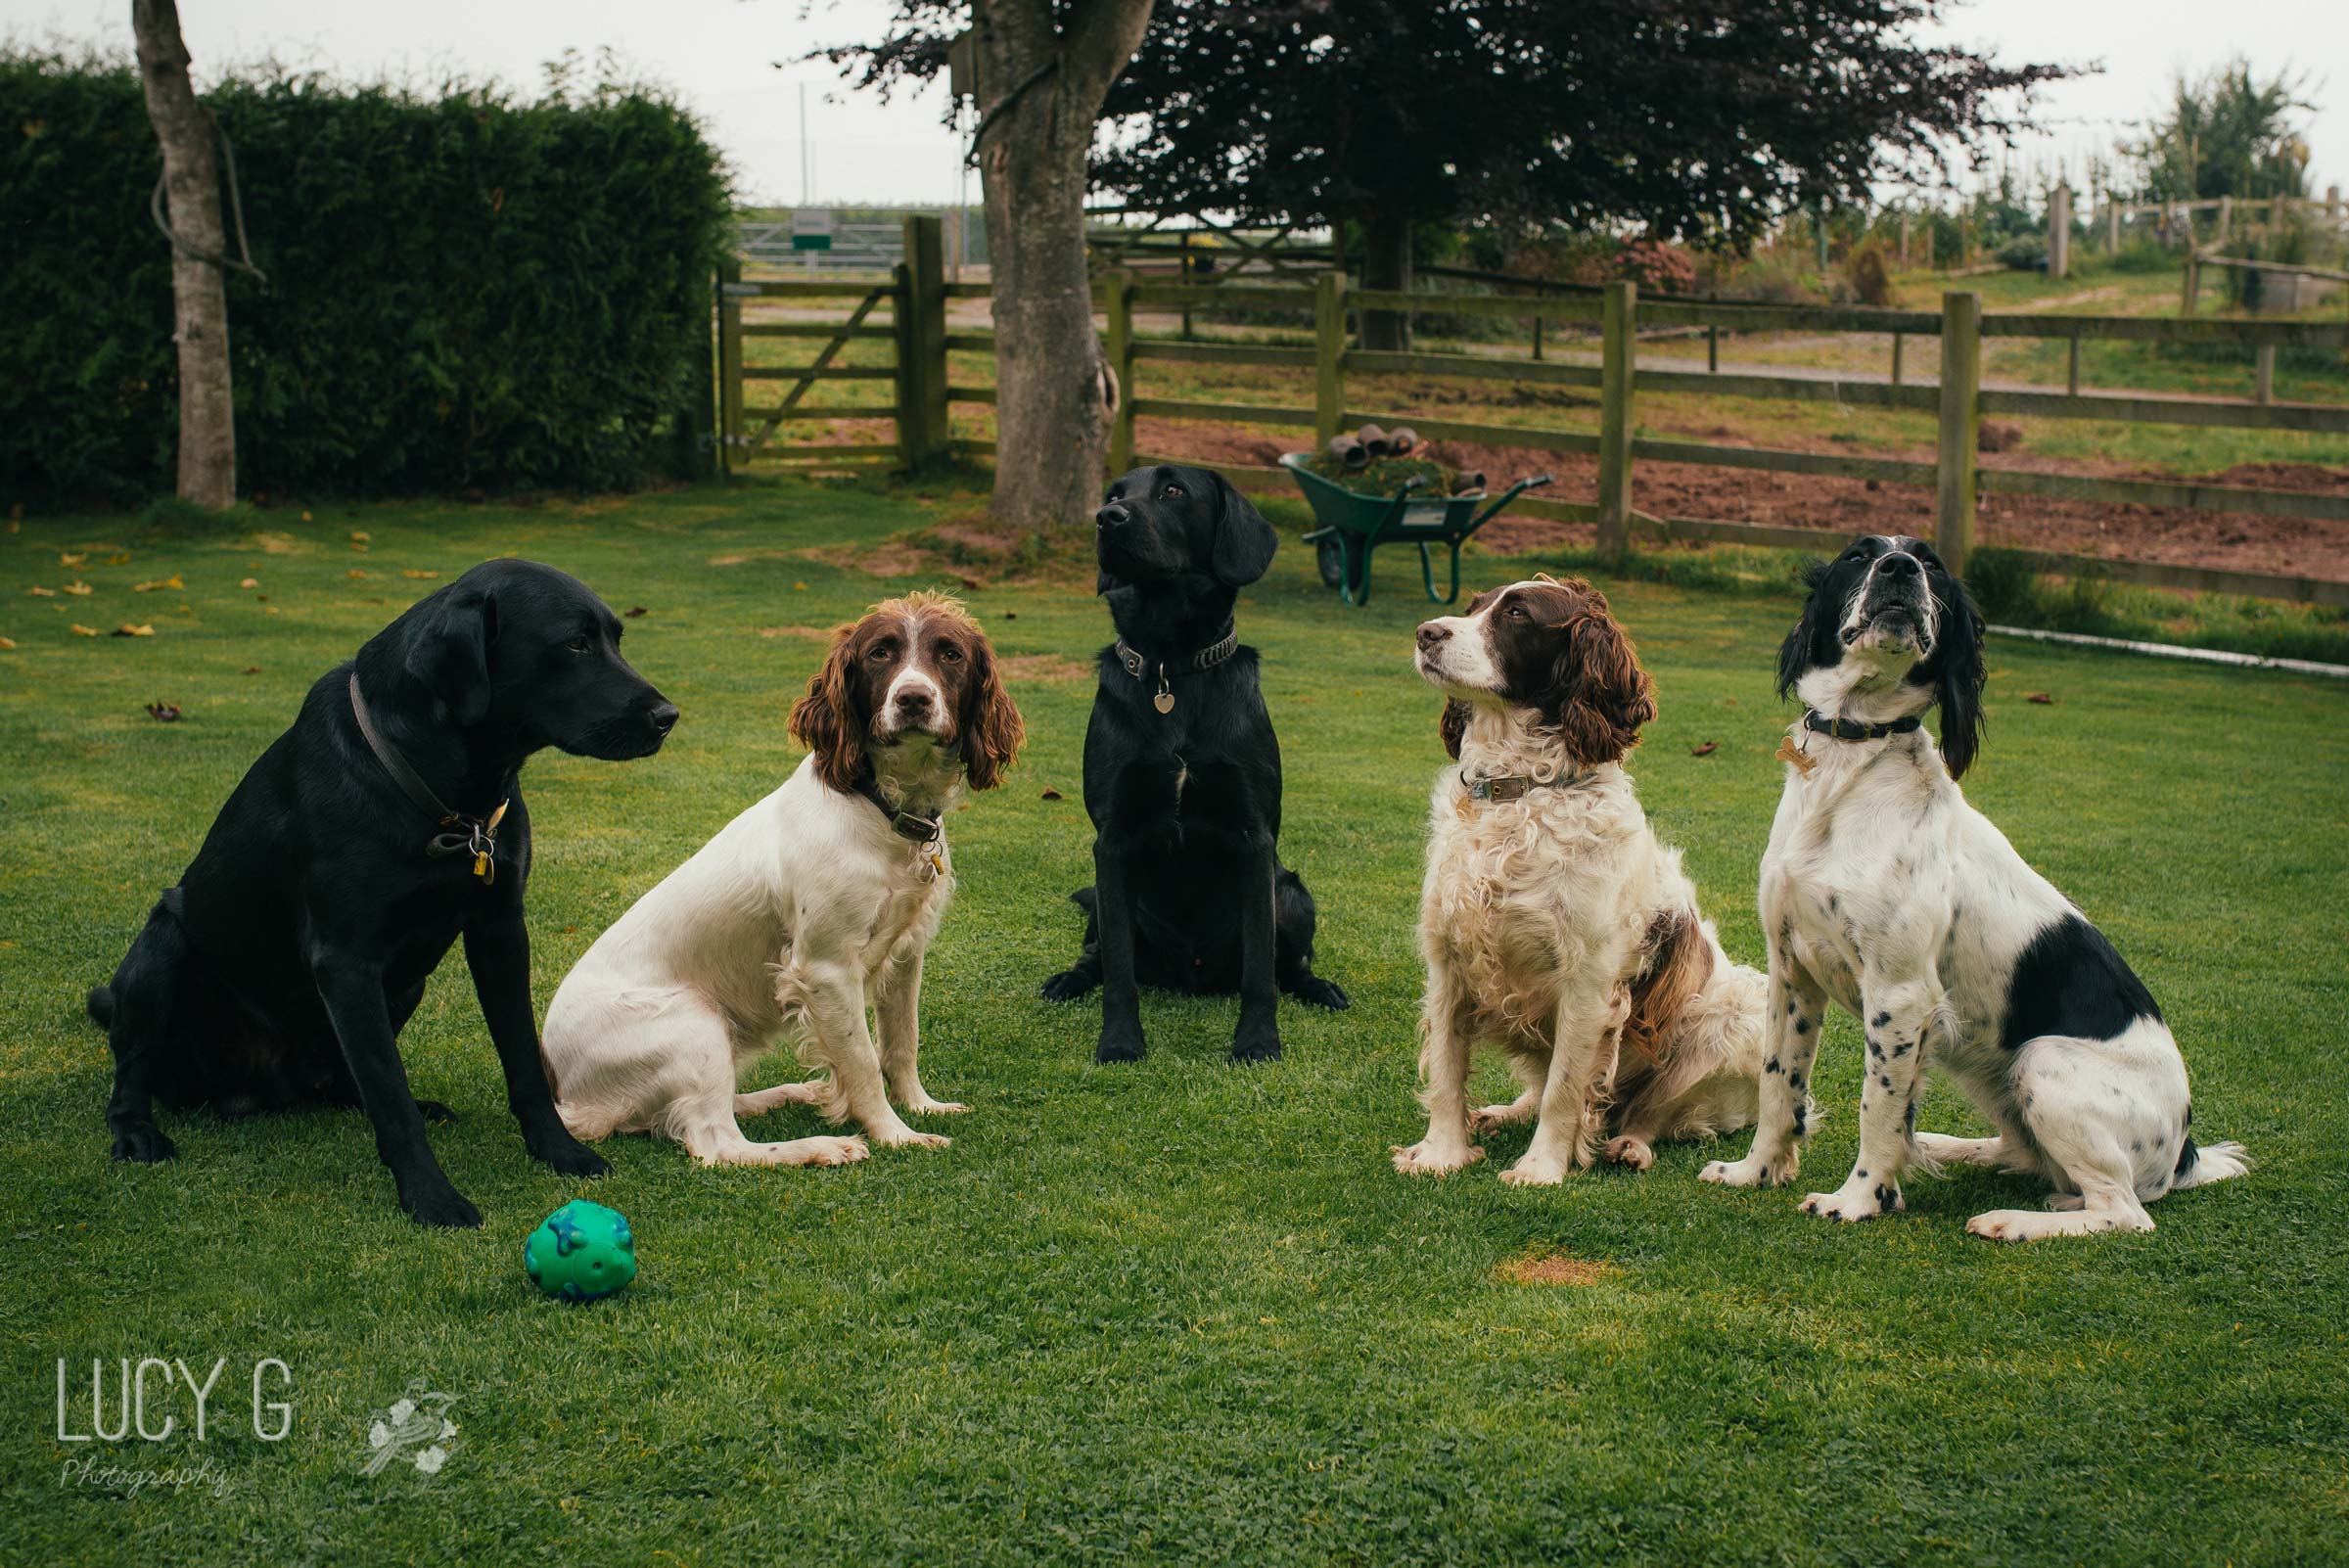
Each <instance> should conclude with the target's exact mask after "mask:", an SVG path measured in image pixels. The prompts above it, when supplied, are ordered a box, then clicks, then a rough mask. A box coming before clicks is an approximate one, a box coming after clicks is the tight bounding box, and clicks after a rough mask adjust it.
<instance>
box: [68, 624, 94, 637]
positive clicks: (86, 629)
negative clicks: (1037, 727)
mask: <svg viewBox="0 0 2349 1568" xmlns="http://www.w3.org/2000/svg"><path fill="white" fill-rule="evenodd" d="M67 624H68V625H69V627H70V628H71V630H72V632H73V635H74V636H76V637H95V636H97V635H98V628H97V627H96V626H85V625H83V624H82V623H80V622H78V621H73V622H69V623H67Z"/></svg>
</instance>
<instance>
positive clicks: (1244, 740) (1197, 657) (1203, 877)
mask: <svg viewBox="0 0 2349 1568" xmlns="http://www.w3.org/2000/svg"><path fill="white" fill-rule="evenodd" d="M1093 521H1094V524H1095V527H1096V529H1097V530H1098V537H1097V541H1096V549H1097V553H1098V555H1099V559H1100V563H1101V579H1100V591H1101V593H1102V594H1103V595H1104V596H1105V597H1106V598H1107V599H1108V600H1109V615H1110V620H1111V621H1112V622H1114V623H1116V625H1117V628H1118V640H1117V641H1116V642H1115V643H1113V644H1112V645H1111V646H1109V647H1107V648H1104V649H1103V650H1101V684H1100V688H1099V690H1098V691H1097V692H1096V693H1095V694H1094V697H1093V715H1092V720H1091V722H1090V723H1089V724H1088V725H1087V726H1086V728H1085V732H1084V810H1085V814H1086V815H1087V816H1089V817H1091V818H1092V821H1093V833H1094V839H1093V879H1094V880H1093V886H1092V887H1089V888H1086V889H1083V890H1082V891H1081V892H1079V893H1077V894H1076V895H1074V897H1075V899H1076V901H1077V902H1078V903H1079V904H1080V905H1082V907H1083V909H1084V911H1085V915H1086V919H1085V928H1084V950H1083V952H1082V955H1081V956H1080V957H1079V958H1078V960H1077V963H1076V965H1075V967H1073V968H1071V969H1068V970H1065V971H1063V972H1062V973H1060V974H1057V975H1054V976H1053V977H1052V978H1051V979H1050V980H1047V981H1045V982H1044V987H1043V993H1044V996H1045V997H1046V998H1047V999H1048V1000H1051V1001H1067V1000H1070V999H1072V998H1074V997H1078V996H1082V995H1083V994H1084V993H1085V992H1088V991H1090V990H1092V989H1093V987H1094V986H1096V985H1098V986H1099V987H1100V988H1101V1042H1100V1044H1099V1046H1098V1047H1096V1048H1095V1050H1094V1052H1093V1055H1094V1059H1095V1060H1097V1061H1103V1062H1123V1061H1133V1060H1136V1059H1138V1058H1139V1057H1140V1056H1141V1054H1142V1050H1143V1041H1142V1017H1141V1003H1140V998H1139V996H1138V995H1137V993H1136V991H1135V987H1136V986H1137V985H1145V986H1157V987H1161V988H1163V989H1165V990H1169V991H1183V992H1208V993H1222V994H1228V993H1229V992H1233V991H1237V992H1239V993H1240V1021H1239V1027H1238V1029H1237V1031H1236V1032H1235V1033H1234V1035H1233V1037H1232V1042H1231V1054H1232V1059H1233V1060H1235V1061H1268V1060H1270V1059H1272V1058H1273V1057H1276V1056H1278V1055H1279V1054H1280V1029H1279V1025H1278V1023H1277V1022H1276V1019H1275V1010H1276V1004H1277V1000H1278V992H1280V991H1286V992H1289V993H1290V994H1291V995H1293V996H1295V997H1297V998H1298V999H1299V1000H1300V1001H1309V1002H1313V1003H1315V1004H1316V1005H1318V1006H1322V1007H1331V1008H1342V1007H1344V1006H1345V1005H1346V993H1345V992H1343V991H1340V990H1339V989H1338V988H1337V987H1336V986H1334V985H1332V984H1330V983H1329V982H1328V981H1326V980H1323V979H1321V978H1320V977H1318V976H1316V975H1315V974H1314V973H1313V895H1311V894H1309V893H1307V892H1306V890H1305V883H1304V881H1303V879H1301V878H1300V877H1299V876H1298V875H1297V873H1296V872H1294V871H1291V870H1289V869H1288V868H1287V867H1285V866H1283V865H1282V864H1281V863H1280V858H1279V855H1278V853H1277V844H1278V840H1279V838H1280V743H1279V741H1278V740H1276V739H1275V738H1274V737H1273V734H1272V719H1271V716H1270V715H1267V713H1266V712H1265V699H1264V694H1263V692H1262V691H1260V690H1259V689H1258V687H1257V679H1256V650H1255V649H1254V648H1244V647H1242V646H1240V643H1239V638H1238V634H1237V632H1235V631H1234V630H1233V627H1232V620H1231V609H1232V604H1233V602H1234V601H1235V600H1236V599H1237V598H1238V597H1239V590H1240V589H1241V588H1242V587H1244V586H1246V585H1247V584H1249V583H1251V582H1254V581H1255V580H1256V579H1257V578H1259V577H1261V576H1264V575H1265V569H1266V568H1267V566H1269V565H1271V562H1272V551H1273V548H1274V546H1275V545H1277V544H1278V542H1279V536H1278V535H1277V534H1275V533H1274V532H1273V531H1272V526H1271V525H1270V524H1269V523H1267V522H1266V521H1265V520H1264V518H1263V517H1261V516H1259V515H1258V513H1257V510H1256V508H1255V507H1253V506H1251V505H1249V504H1248V502H1247V500H1246V498H1245V497H1243V496H1242V495H1241V494H1240V493H1239V492H1238V491H1237V490H1234V489H1233V488H1232V487H1231V485H1230V484H1228V483H1226V482H1225V481H1224V479H1223V478H1222V477H1221V475H1218V474H1214V473H1211V472H1209V471H1208V470H1206V469H1199V468H1177V467H1172V466H1162V467H1157V468H1139V469H1135V470H1134V471H1133V472H1132V473H1130V474H1128V475H1127V476H1126V477H1125V478H1123V479H1121V480H1119V481H1117V483H1115V484H1112V485H1110V487H1109V495H1108V498H1107V499H1106V500H1105V501H1104V502H1103V503H1102V506H1101V510H1100V511H1098V512H1096V513H1095V514H1094V516H1093Z"/></svg>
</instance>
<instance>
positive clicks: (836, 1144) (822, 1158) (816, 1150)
mask: <svg viewBox="0 0 2349 1568" xmlns="http://www.w3.org/2000/svg"><path fill="white" fill-rule="evenodd" d="M800 1141H801V1143H803V1144H804V1145H806V1151H807V1157H806V1159H804V1160H801V1161H799V1162H798V1163H799V1164H801V1165H854V1164H855V1163H856V1162H857V1161H859V1160H868V1159H871V1158H872V1153H873V1151H872V1150H871V1149H869V1148H867V1147H866V1146H865V1142H864V1139H863V1138H862V1137H859V1136H856V1135H854V1134H852V1135H850V1136H848V1137H845V1138H824V1137H816V1138H802V1139H801V1140H800Z"/></svg>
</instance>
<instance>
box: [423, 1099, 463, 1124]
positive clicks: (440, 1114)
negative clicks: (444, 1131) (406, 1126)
mask: <svg viewBox="0 0 2349 1568" xmlns="http://www.w3.org/2000/svg"><path fill="white" fill-rule="evenodd" d="M416 1114H417V1115H418V1116H421V1117H423V1118H424V1119H425V1120H426V1121H428V1122H430V1123H432V1124H433V1126H435V1127H454V1126H455V1125H456V1121H457V1113H456V1112H455V1111H452V1110H450V1109H449V1108H448V1107H447V1106H445V1105H443V1104H441V1103H440V1102H439V1101H438V1100H418V1101H417V1102H416Z"/></svg>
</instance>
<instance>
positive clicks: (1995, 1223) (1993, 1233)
mask: <svg viewBox="0 0 2349 1568" xmlns="http://www.w3.org/2000/svg"><path fill="white" fill-rule="evenodd" d="M2047 1220H2048V1217H2047V1216H2046V1215H2044V1214H2033V1213H2031V1212H2030V1211H2029V1210H2026V1209H1993V1210H1991V1211H1990V1212H1989V1213H1988V1214H1978V1215H1976V1216H1974V1217H1973V1218H1972V1219H1971V1220H1968V1221H1967V1222H1965V1233H1966V1234H1967V1235H1969V1236H1980V1237H1982V1238H1983V1239H1984V1240H1986V1241H2035V1240H2037V1239H2038V1238H2039V1236H2040V1235H2041V1234H2042V1233H2043V1232H2044V1231H2045V1229H2046V1227H2047Z"/></svg>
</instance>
